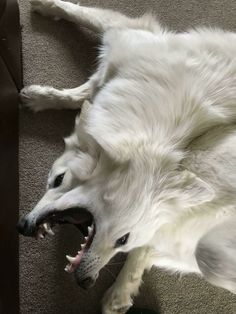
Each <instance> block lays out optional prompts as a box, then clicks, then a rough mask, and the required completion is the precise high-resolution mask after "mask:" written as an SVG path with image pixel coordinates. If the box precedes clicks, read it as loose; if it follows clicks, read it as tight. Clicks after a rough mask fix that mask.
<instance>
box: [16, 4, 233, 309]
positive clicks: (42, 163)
mask: <svg viewBox="0 0 236 314" xmlns="http://www.w3.org/2000/svg"><path fill="white" fill-rule="evenodd" d="M81 4H82V5H88V6H99V7H104V8H113V9H117V10H120V11H122V12H124V13H126V14H128V15H132V16H136V15H140V14H142V13H144V12H145V11H147V10H149V11H150V10H151V11H153V12H155V13H156V14H157V15H158V16H159V19H160V21H161V22H162V23H163V24H165V25H167V26H169V28H171V29H174V30H179V31H180V30H185V29H187V28H190V27H194V26H199V25H206V26H219V27H223V28H225V29H229V30H236V23H235V14H236V3H235V0H208V1H205V0H198V1H197V0H175V1H173V0H158V1H155V0H147V1H141V0H120V1H113V0H89V1H85V0H84V1H81ZM20 12H21V25H22V36H23V70H24V72H23V73H24V84H25V85H29V84H47V85H52V86H54V87H58V88H62V87H67V88H69V87H71V88H72V87H75V86H78V85H80V84H81V83H83V82H84V81H85V80H86V79H87V78H88V76H89V75H91V73H92V71H93V69H94V66H95V58H96V51H97V38H96V37H95V36H94V34H92V33H90V32H88V31H86V30H84V29H82V28H81V29H79V30H77V29H76V28H75V27H73V26H72V25H71V24H70V23H67V22H64V21H59V22H55V21H52V20H49V19H47V18H43V17H41V16H39V15H36V14H32V13H30V5H29V1H28V0H21V1H20ZM74 116H75V112H70V111H61V112H55V111H54V112H53V111H47V112H43V113H38V114H32V113H30V112H28V111H26V110H22V111H21V113H20V215H23V214H25V213H26V212H27V211H29V210H31V209H32V208H33V207H34V205H35V204H36V202H37V201H38V200H39V198H40V197H41V195H42V194H43V193H44V189H45V183H46V178H47V173H48V171H49V169H50V167H51V165H52V163H53V161H54V160H55V158H56V157H57V156H58V155H59V154H60V153H61V152H62V151H63V141H62V137H63V136H66V135H68V134H69V133H70V132H71V130H72V127H73V123H74ZM78 243H79V233H78V232H77V230H74V228H73V226H65V227H61V228H60V229H58V230H57V232H56V236H55V237H54V238H53V239H52V238H47V239H45V240H44V241H36V240H34V239H29V238H24V237H20V300H21V301H20V302H21V313H22V314H28V313H29V314H32V313H34V314H38V313H44V314H46V313H47V314H75V313H76V314H78V313H79V314H96V313H98V309H99V304H100V301H101V297H102V295H103V293H104V291H105V290H106V289H107V288H108V287H109V286H110V285H111V283H112V282H113V280H114V275H115V274H116V273H117V271H118V270H119V267H120V262H121V261H122V260H123V257H122V256H121V257H118V259H116V260H115V261H114V262H112V263H113V265H111V266H109V267H107V269H104V270H103V271H102V272H101V275H100V277H99V279H98V281H97V284H96V286H95V287H94V288H93V289H92V290H90V291H88V292H86V291H83V290H82V289H80V288H79V287H78V286H76V284H75V282H74V280H73V278H71V276H69V275H68V274H66V273H65V272H64V270H63V269H64V266H65V264H66V260H65V254H66V253H70V254H72V255H73V254H74V253H75V252H76V249H77V248H78ZM135 305H136V306H139V307H147V308H149V309H153V310H156V311H158V313H163V314H178V313H179V314H235V313H236V297H235V296H233V295H232V294H230V293H228V292H226V291H224V290H223V289H218V288H217V289H216V288H214V287H212V286H210V285H209V284H207V283H206V282H204V281H203V280H201V279H199V278H197V277H196V276H192V275H191V276H186V277H183V278H179V277H177V276H169V275H168V274H166V273H165V272H164V271H160V270H156V269H154V270H152V271H151V272H149V273H148V274H145V276H144V284H143V285H142V288H141V290H140V294H139V296H138V297H136V299H135Z"/></svg>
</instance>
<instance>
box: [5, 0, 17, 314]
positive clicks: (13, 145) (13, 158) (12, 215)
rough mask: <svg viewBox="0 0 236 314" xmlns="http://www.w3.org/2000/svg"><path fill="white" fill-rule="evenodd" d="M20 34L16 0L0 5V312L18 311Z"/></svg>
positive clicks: (15, 313) (11, 313) (8, 313)
mask: <svg viewBox="0 0 236 314" xmlns="http://www.w3.org/2000/svg"><path fill="white" fill-rule="evenodd" d="M20 50H21V37H20V23H19V8H18V2H17V1H16V0H6V1H5V0H1V5H0V199H1V202H0V258H1V259H0V313H1V314H18V313H19V258H18V250H19V245H18V234H17V231H16V227H15V226H16V223H17V220H18V212H19V193H18V186H19V184H18V90H19V89H20V87H21V83H22V80H21V57H20V56H21V53H20Z"/></svg>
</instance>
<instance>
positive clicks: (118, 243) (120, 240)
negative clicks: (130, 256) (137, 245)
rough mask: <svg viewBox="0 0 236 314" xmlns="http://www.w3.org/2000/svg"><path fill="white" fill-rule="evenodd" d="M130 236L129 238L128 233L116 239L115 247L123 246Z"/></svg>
mask: <svg viewBox="0 0 236 314" xmlns="http://www.w3.org/2000/svg"><path fill="white" fill-rule="evenodd" d="M128 238H129V233H126V234H125V235H124V236H123V237H121V238H119V239H118V240H117V241H116V244H115V248H117V247H119V246H122V245H125V244H126V243H127V241H128Z"/></svg>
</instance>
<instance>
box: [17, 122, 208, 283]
mask: <svg viewBox="0 0 236 314" xmlns="http://www.w3.org/2000/svg"><path fill="white" fill-rule="evenodd" d="M76 127H78V121H77V122H76ZM77 131H78V130H76V132H75V133H74V134H73V135H72V136H71V137H69V138H68V139H66V141H65V142H66V149H65V152H64V153H63V155H62V156H61V157H60V158H59V159H58V160H57V161H56V162H55V163H54V165H53V167H52V169H51V171H50V173H49V178H48V183H47V191H46V193H45V195H44V196H43V198H42V199H41V200H40V201H39V203H38V204H37V205H36V207H35V208H34V209H33V210H32V211H31V212H30V213H29V214H28V215H27V216H26V217H23V218H22V219H21V220H20V222H19V230H20V232H21V233H23V234H24V235H28V236H34V235H37V236H38V237H44V235H45V234H46V233H51V228H52V227H53V225H55V224H58V223H59V224H60V223H72V224H75V225H76V226H78V227H79V229H80V230H81V231H82V233H83V234H84V236H85V241H84V243H83V244H82V245H81V250H80V251H79V252H78V254H77V255H76V256H75V257H71V256H67V259H68V260H69V264H68V265H67V266H66V269H65V270H66V271H68V272H71V273H72V272H74V273H75V277H76V280H77V282H78V284H79V285H80V286H82V287H84V288H89V287H91V286H92V285H93V284H94V282H95V281H96V279H97V277H98V274H99V271H100V270H101V268H102V267H103V266H104V265H106V264H107V263H108V261H109V260H110V259H111V258H112V257H113V256H114V255H115V254H117V253H118V252H129V251H131V250H133V249H134V248H137V247H142V246H154V243H155V241H154V239H155V234H156V232H157V231H158V230H159V228H160V227H161V226H162V225H163V224H165V223H170V222H171V217H173V216H174V215H175V214H176V212H178V211H181V210H184V209H186V208H190V207H193V206H197V205H199V204H202V203H204V202H206V201H210V200H211V199H212V198H213V197H214V192H213V191H212V190H211V188H210V187H209V186H208V184H206V183H205V182H203V181H202V180H201V179H200V178H198V177H196V176H195V175H194V174H193V173H191V172H189V171H187V170H182V171H180V170H178V166H179V163H180V161H181V158H182V157H183V156H182V155H181V154H180V153H179V152H176V151H174V150H173V149H170V150H168V149H167V148H165V149H164V150H163V151H161V150H160V149H156V148H155V149H153V147H151V148H150V146H149V145H148V144H146V143H143V144H142V145H139V146H138V147H137V146H136V147H133V148H132V145H129V146H128V147H129V150H127V145H126V148H125V149H126V151H125V153H124V154H123V155H122V156H126V157H127V158H125V159H121V158H119V153H120V152H121V145H119V151H117V153H116V150H115V149H116V147H115V146H114V145H113V147H112V150H111V149H109V150H107V149H104V148H103V147H105V148H106V146H102V145H101V143H100V142H99V141H96V137H95V136H93V137H91V135H88V134H86V132H84V133H83V132H80V138H78V135H77V134H79V133H78V132H77ZM85 143H86V144H85ZM110 147H111V146H110ZM132 151H133V152H134V151H135V154H134V153H132ZM111 152H112V154H111ZM131 153H132V154H131ZM113 154H114V155H113ZM155 245H156V243H155Z"/></svg>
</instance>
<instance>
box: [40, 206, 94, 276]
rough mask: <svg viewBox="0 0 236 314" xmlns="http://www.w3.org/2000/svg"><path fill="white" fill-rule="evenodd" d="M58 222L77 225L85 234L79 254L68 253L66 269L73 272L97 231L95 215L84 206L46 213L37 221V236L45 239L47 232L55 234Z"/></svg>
mask: <svg viewBox="0 0 236 314" xmlns="http://www.w3.org/2000/svg"><path fill="white" fill-rule="evenodd" d="M57 224H59V225H60V224H73V225H75V226H76V227H77V228H78V229H79V230H80V231H81V233H82V234H83V236H84V241H85V242H84V243H83V244H81V250H80V251H78V253H77V255H76V256H74V257H72V256H69V255H66V258H67V260H68V261H69V264H67V266H66V267H65V271H66V272H68V273H73V272H74V271H75V270H76V268H78V266H79V265H80V261H81V259H82V257H83V255H84V253H86V251H88V249H89V248H90V246H91V244H92V241H93V238H94V235H95V233H96V226H95V222H94V217H93V215H92V214H91V213H90V212H89V211H88V210H87V209H84V208H69V209H65V210H63V211H60V212H59V211H54V212H52V213H49V214H45V215H43V216H41V217H40V219H38V221H37V224H36V226H37V228H36V233H35V234H36V238H37V239H43V238H44V237H45V236H46V234H50V235H54V232H53V230H52V228H53V227H54V226H55V225H57Z"/></svg>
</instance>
